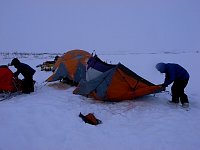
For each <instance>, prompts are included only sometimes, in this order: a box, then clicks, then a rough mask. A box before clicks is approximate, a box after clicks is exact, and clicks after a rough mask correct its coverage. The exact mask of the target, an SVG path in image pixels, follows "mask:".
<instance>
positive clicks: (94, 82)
mask: <svg viewBox="0 0 200 150" xmlns="http://www.w3.org/2000/svg"><path fill="white" fill-rule="evenodd" d="M58 80H60V81H64V82H66V83H69V84H72V85H75V86H76V89H75V90H74V91H73V93H74V94H79V95H83V96H86V97H91V98H94V99H98V100H103V101H123V100H132V99H135V98H137V97H140V96H144V95H147V94H152V93H156V92H159V91H161V87H160V86H159V85H154V84H153V83H151V82H149V81H147V80H145V79H144V78H142V77H140V76H139V75H137V74H136V73H134V72H133V71H131V70H130V69H129V68H127V67H126V66H124V65H123V64H121V63H118V64H107V63H105V62H103V61H102V60H101V59H100V58H98V56H97V55H94V56H93V55H92V54H90V53H89V52H87V51H84V50H70V51H68V52H67V53H64V54H63V56H61V57H59V58H58V60H57V61H56V63H55V65H54V68H53V74H52V75H51V76H50V77H49V78H48V79H47V80H46V81H47V82H53V81H58ZM18 83H20V81H19V80H16V79H15V78H14V75H13V73H12V71H11V70H10V69H9V68H8V67H7V66H1V67H0V92H16V91H17V90H19V88H20V86H19V84H18Z"/></svg>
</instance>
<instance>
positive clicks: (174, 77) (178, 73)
mask: <svg viewBox="0 0 200 150" xmlns="http://www.w3.org/2000/svg"><path fill="white" fill-rule="evenodd" d="M156 69H157V70H158V71H160V72H161V73H165V81H164V83H163V84H162V87H163V88H166V87H167V86H168V85H170V84H171V83H172V82H173V85H172V87H171V92H172V100H171V101H170V102H171V103H179V100H180V102H181V104H182V106H185V107H187V106H189V101H188V97H187V95H186V94H185V93H184V89H185V87H186V86H187V84H188V81H189V78H190V75H189V73H188V72H187V70H186V69H184V68H183V67H182V66H180V65H178V64H174V63H158V64H157V65H156Z"/></svg>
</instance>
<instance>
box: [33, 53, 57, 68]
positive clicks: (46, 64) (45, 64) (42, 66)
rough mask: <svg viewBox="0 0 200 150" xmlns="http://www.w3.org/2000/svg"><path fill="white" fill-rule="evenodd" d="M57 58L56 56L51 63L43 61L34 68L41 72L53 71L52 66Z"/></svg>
mask: <svg viewBox="0 0 200 150" xmlns="http://www.w3.org/2000/svg"><path fill="white" fill-rule="evenodd" d="M58 58H59V56H56V57H55V58H54V60H53V61H45V62H44V63H42V64H40V65H37V66H36V67H37V68H38V67H41V71H53V68H54V65H55V63H56V61H57V60H58Z"/></svg>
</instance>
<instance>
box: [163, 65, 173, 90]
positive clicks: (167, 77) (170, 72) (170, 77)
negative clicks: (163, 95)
mask: <svg viewBox="0 0 200 150" xmlns="http://www.w3.org/2000/svg"><path fill="white" fill-rule="evenodd" d="M174 80H175V70H174V68H168V70H167V72H166V75H165V81H164V83H163V84H162V86H163V87H167V86H168V85H170V84H171V83H172V82H173V81H174Z"/></svg>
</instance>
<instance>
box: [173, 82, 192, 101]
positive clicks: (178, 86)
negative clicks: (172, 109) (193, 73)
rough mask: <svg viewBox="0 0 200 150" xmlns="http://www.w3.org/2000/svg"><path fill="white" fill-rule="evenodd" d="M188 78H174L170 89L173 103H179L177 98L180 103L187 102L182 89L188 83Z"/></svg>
mask: <svg viewBox="0 0 200 150" xmlns="http://www.w3.org/2000/svg"><path fill="white" fill-rule="evenodd" d="M188 81H189V79H186V80H176V81H174V83H173V85H172V87H171V91H172V101H173V102H175V103H179V100H180V101H181V104H183V103H189V102H188V97H187V95H186V94H185V93H184V89H185V87H186V86H187V84H188Z"/></svg>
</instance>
